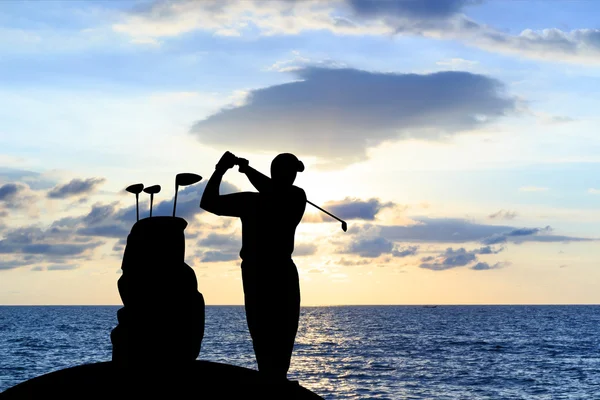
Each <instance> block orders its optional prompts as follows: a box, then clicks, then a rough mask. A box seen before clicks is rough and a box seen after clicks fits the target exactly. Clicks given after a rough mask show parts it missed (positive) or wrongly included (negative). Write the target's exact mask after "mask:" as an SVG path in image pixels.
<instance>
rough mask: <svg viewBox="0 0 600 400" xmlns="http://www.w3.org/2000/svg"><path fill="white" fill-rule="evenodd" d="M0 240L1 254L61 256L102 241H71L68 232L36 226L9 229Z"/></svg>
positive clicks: (83, 251) (100, 243) (78, 254)
mask: <svg viewBox="0 0 600 400" xmlns="http://www.w3.org/2000/svg"><path fill="white" fill-rule="evenodd" d="M3 236H4V239H2V240H0V253H1V254H27V255H44V256H57V257H59V258H62V257H75V256H80V255H82V254H83V253H85V252H86V251H88V250H92V249H94V248H96V247H98V246H100V245H102V244H103V243H102V242H88V243H73V241H72V238H71V237H70V235H68V234H64V233H62V232H56V231H52V230H42V229H41V228H39V227H36V226H25V227H19V228H14V229H9V230H7V231H6V232H4V235H3Z"/></svg>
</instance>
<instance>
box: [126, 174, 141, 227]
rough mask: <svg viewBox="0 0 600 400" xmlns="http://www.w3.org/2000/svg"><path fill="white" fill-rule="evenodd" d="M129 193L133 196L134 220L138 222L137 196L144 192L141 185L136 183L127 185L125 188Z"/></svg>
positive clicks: (138, 206) (138, 207)
mask: <svg viewBox="0 0 600 400" xmlns="http://www.w3.org/2000/svg"><path fill="white" fill-rule="evenodd" d="M125 190H126V191H128V192H129V193H133V194H135V220H136V221H139V220H140V205H139V200H138V199H139V195H140V193H141V192H142V190H144V184H143V183H136V184H135V185H129V186H127V187H126V188H125Z"/></svg>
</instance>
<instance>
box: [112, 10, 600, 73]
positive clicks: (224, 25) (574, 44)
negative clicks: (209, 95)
mask: <svg viewBox="0 0 600 400" xmlns="http://www.w3.org/2000/svg"><path fill="white" fill-rule="evenodd" d="M480 3H482V1H461V0H444V1H440V0H398V1H379V0H330V1H320V0H304V1H289V0H279V1H275V0H273V1H269V2H264V1H261V0H254V1H253V0H245V1H243V2H238V1H233V0H203V1H202V2H196V1H155V2H153V3H150V4H149V5H146V6H144V7H138V8H136V9H135V10H132V11H131V12H129V13H126V14H124V15H123V18H122V20H121V21H120V22H119V23H116V24H114V25H113V27H112V28H113V30H114V31H115V32H119V33H122V34H125V35H128V36H129V37H131V39H132V42H134V43H139V44H140V45H145V46H147V45H148V44H153V45H155V44H157V43H158V40H156V39H158V38H170V37H176V36H179V35H183V34H186V33H190V32H193V31H197V30H202V31H208V32H213V33H214V34H215V35H217V36H229V37H231V36H243V35H256V34H257V32H258V34H259V35H294V34H299V33H301V32H304V31H329V32H331V33H333V34H336V35H380V36H386V37H389V36H392V35H398V36H417V37H425V38H429V39H433V40H456V41H459V42H462V43H464V44H467V45H470V46H474V47H478V48H481V49H484V50H487V51H491V52H494V53H504V54H511V55H517V56H522V57H527V58H533V59H541V60H546V61H552V62H572V63H584V64H585V63H591V64H597V63H598V62H600V29H575V30H571V31H563V30H560V29H557V28H551V27H550V28H547V29H541V30H532V29H525V30H523V31H521V32H520V33H518V34H511V33H506V32H503V31H501V30H498V29H496V28H494V27H492V26H488V25H485V24H481V23H479V22H477V21H474V20H472V19H470V18H468V17H467V16H466V15H465V14H464V13H465V12H466V10H467V9H468V8H467V6H469V5H474V4H480Z"/></svg>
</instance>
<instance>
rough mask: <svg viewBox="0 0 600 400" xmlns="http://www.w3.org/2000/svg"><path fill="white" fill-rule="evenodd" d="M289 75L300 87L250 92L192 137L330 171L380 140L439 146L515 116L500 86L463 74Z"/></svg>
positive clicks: (317, 71)
mask: <svg viewBox="0 0 600 400" xmlns="http://www.w3.org/2000/svg"><path fill="white" fill-rule="evenodd" d="M293 73H294V74H295V75H296V76H297V78H298V80H296V81H294V82H290V83H286V84H282V85H276V86H271V87H267V88H264V89H257V90H254V91H252V92H251V93H250V95H249V98H248V101H247V103H246V104H245V105H243V106H240V107H233V108H226V109H223V110H221V111H220V112H218V113H216V114H213V115H211V116H209V117H208V118H206V119H204V120H202V121H199V122H197V123H196V124H194V126H193V127H192V133H193V134H194V135H195V136H196V137H197V138H198V140H200V141H201V142H202V143H203V144H206V145H210V146H214V147H220V148H230V147H231V146H233V145H235V146H236V147H238V148H244V149H246V150H248V151H273V152H279V151H280V150H281V149H288V150H286V151H290V152H294V153H296V154H299V155H306V156H316V157H318V158H319V159H321V160H323V161H325V164H326V165H327V166H329V167H332V166H336V165H337V166H344V165H348V164H351V163H353V162H358V161H362V160H365V159H366V158H367V155H366V154H367V153H366V151H367V149H368V148H371V147H375V146H377V145H379V144H381V143H383V142H384V141H388V140H401V139H408V138H418V139H423V140H439V139H441V138H444V137H447V136H449V135H455V134H458V133H461V132H467V131H470V130H473V129H477V128H479V127H481V126H483V125H485V124H487V123H488V122H490V121H493V120H495V119H496V118H499V117H502V116H504V115H506V114H509V113H511V112H514V111H515V104H516V103H515V102H516V100H515V99H514V98H511V97H509V96H506V95H505V94H503V89H504V86H503V84H502V83H501V82H499V81H497V80H495V79H492V78H489V77H487V76H483V75H477V74H472V73H468V72H438V73H433V74H422V75H419V74H393V73H378V72H368V71H362V70H356V69H350V68H345V69H328V68H316V67H306V68H302V69H299V70H296V71H294V72H293ZM238 132H244V134H243V135H239V134H237V133H238ZM367 133H368V134H367Z"/></svg>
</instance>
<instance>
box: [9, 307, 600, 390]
mask: <svg viewBox="0 0 600 400" xmlns="http://www.w3.org/2000/svg"><path fill="white" fill-rule="evenodd" d="M118 308H119V307H117V306H103V307H97V306H61V307H54V306H45V307H37V306H36V307H30V306H18V307H12V306H0V391H3V390H5V389H7V388H9V387H11V386H13V385H15V384H17V383H19V382H22V381H25V380H27V379H30V378H33V377H35V376H38V375H41V374H44V373H47V372H51V371H55V370H58V369H62V368H66V367H71V366H75V365H80V364H84V363H92V362H98V361H109V360H110V359H111V343H110V337H109V335H110V331H111V330H112V329H113V328H114V327H115V325H116V323H117V320H116V313H117V310H118ZM199 358H200V359H204V360H210V361H217V362H223V363H229V364H234V365H240V366H244V367H248V368H254V369H255V368H256V363H255V361H254V353H253V351H252V343H251V341H250V335H249V333H248V330H247V327H246V321H245V314H244V309H243V307H238V306H231V307H230V306H208V307H207V310H206V330H205V338H204V341H203V342H202V351H201V353H200V357H199ZM289 377H290V379H294V380H299V381H300V383H301V384H302V385H303V386H305V387H307V388H309V389H311V390H312V391H314V392H316V393H318V394H320V395H321V396H323V397H324V398H326V399H461V400H462V399H536V400H543V399H552V400H556V399H600V306H438V307H434V308H431V307H423V306H372V307H371V306H364V307H354V306H348V307H306V308H303V309H302V314H301V317H300V328H299V332H298V335H297V339H296V346H295V350H294V354H293V357H292V367H291V370H290V373H289Z"/></svg>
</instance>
